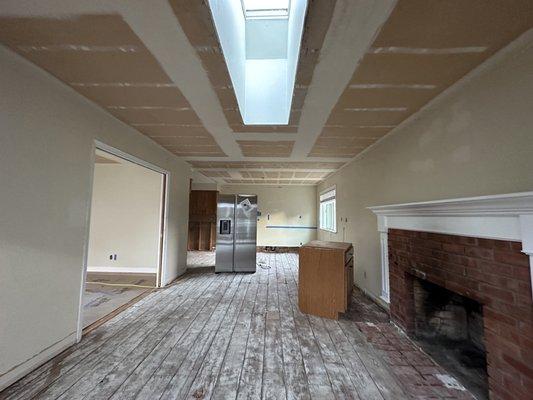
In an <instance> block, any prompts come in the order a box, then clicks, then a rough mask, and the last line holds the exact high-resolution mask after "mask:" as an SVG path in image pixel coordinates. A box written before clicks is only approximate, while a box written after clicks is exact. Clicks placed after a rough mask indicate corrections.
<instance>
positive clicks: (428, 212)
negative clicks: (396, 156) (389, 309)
mask: <svg viewBox="0 0 533 400" xmlns="http://www.w3.org/2000/svg"><path fill="white" fill-rule="evenodd" d="M368 208H369V209H370V210H371V211H372V212H373V213H374V214H376V215H377V217H378V223H377V228H378V231H379V232H380V233H381V254H382V255H381V258H382V261H381V264H382V265H381V270H382V298H383V299H384V300H385V299H386V298H387V296H384V294H388V262H387V260H386V259H385V254H386V253H387V252H388V250H387V248H386V243H387V241H386V239H385V240H383V235H384V236H385V237H386V236H387V232H388V230H389V229H391V228H392V229H406V230H413V231H423V232H435V233H444V234H449V235H460V236H472V237H480V238H487V239H496V240H514V241H520V242H522V252H523V253H525V254H527V255H528V256H529V258H530V263H529V264H530V271H531V273H530V275H531V284H532V288H533V192H521V193H511V194H502V195H493V196H480V197H465V198H458V199H446V200H436V201H426V202H419V203H404V204H391V205H384V206H376V207H368ZM385 264H387V265H385ZM532 295H533V293H532Z"/></svg>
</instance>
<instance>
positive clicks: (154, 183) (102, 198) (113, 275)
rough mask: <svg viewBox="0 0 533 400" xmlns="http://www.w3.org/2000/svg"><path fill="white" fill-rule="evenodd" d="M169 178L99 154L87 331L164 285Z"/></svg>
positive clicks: (93, 202) (91, 229)
mask: <svg viewBox="0 0 533 400" xmlns="http://www.w3.org/2000/svg"><path fill="white" fill-rule="evenodd" d="M165 179H166V178H165V175H164V174H162V173H160V172H157V171H154V170H152V169H149V168H147V167H145V166H141V165H139V164H136V163H134V162H132V161H128V160H126V159H124V158H121V157H119V156H115V155H113V154H111V153H108V152H105V151H103V150H100V149H98V148H97V149H96V151H95V156H94V175H93V182H92V196H91V197H92V200H91V218H90V222H89V241H88V254H87V275H86V278H85V291H84V295H83V328H84V329H87V328H88V327H89V326H91V327H95V326H97V325H99V324H101V323H102V322H103V320H104V319H105V318H106V317H108V316H110V314H112V313H114V312H116V311H117V310H118V309H120V308H121V307H123V306H125V305H129V304H132V303H133V302H135V301H137V300H140V299H141V298H142V297H144V296H145V295H146V294H148V293H149V291H150V290H151V289H154V288H155V287H157V285H158V276H159V274H160V273H159V271H160V260H161V249H162V240H163V236H162V235H161V233H162V232H163V225H162V224H163V221H164V199H165V193H164V192H165V184H164V182H165Z"/></svg>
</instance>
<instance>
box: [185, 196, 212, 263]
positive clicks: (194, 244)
mask: <svg viewBox="0 0 533 400" xmlns="http://www.w3.org/2000/svg"><path fill="white" fill-rule="evenodd" d="M217 194H218V192H217V191H216V190H191V191H190V193H189V237H188V243H187V268H188V269H196V270H199V269H205V268H211V269H212V268H214V266H215V252H214V250H215V245H216V218H217Z"/></svg>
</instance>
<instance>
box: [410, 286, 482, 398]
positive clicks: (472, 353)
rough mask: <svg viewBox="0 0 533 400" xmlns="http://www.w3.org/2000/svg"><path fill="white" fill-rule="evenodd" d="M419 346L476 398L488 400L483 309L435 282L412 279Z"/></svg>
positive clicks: (415, 331) (415, 333)
mask: <svg viewBox="0 0 533 400" xmlns="http://www.w3.org/2000/svg"><path fill="white" fill-rule="evenodd" d="M413 294H414V300H415V302H414V308H415V327H414V336H415V338H416V340H417V342H418V344H419V345H420V346H421V347H422V348H423V349H424V350H425V351H426V352H427V353H428V354H429V355H431V356H432V357H433V358H434V359H435V360H436V361H437V362H438V363H439V364H440V365H442V366H443V367H444V368H445V369H446V370H448V371H449V372H450V373H452V374H453V375H454V376H455V377H456V378H457V379H458V380H459V381H460V382H461V383H462V384H463V385H464V386H465V387H466V388H468V389H469V390H470V391H471V392H472V393H473V394H474V395H475V396H476V398H478V399H488V396H489V393H488V392H489V391H488V377H487V358H486V352H485V343H484V338H483V307H482V306H481V304H480V303H478V302H477V301H475V300H472V299H469V298H467V297H464V296H461V295H460V294H458V293H454V292H452V291H450V290H448V289H445V288H443V287H441V286H438V285H436V284H434V283H431V282H428V281H425V280H422V279H418V278H414V281H413Z"/></svg>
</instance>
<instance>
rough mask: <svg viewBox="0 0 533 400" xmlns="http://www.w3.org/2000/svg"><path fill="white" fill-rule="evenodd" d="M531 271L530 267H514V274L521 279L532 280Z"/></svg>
mask: <svg viewBox="0 0 533 400" xmlns="http://www.w3.org/2000/svg"><path fill="white" fill-rule="evenodd" d="M530 274H531V272H530V270H529V267H526V268H524V267H514V268H513V276H514V277H515V278H517V279H520V280H521V281H526V282H531V275H530Z"/></svg>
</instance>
